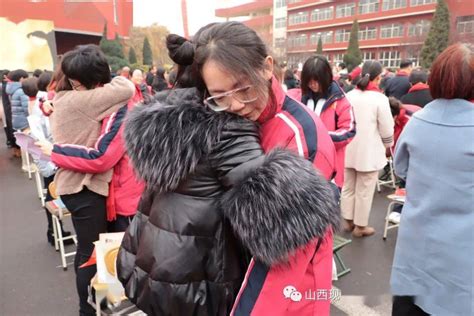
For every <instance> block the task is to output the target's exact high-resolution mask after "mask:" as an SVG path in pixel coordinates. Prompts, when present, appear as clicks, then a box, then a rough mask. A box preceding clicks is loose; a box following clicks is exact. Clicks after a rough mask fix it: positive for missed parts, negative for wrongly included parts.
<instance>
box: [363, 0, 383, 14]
mask: <svg viewBox="0 0 474 316" xmlns="http://www.w3.org/2000/svg"><path fill="white" fill-rule="evenodd" d="M378 11H379V0H360V2H359V14H366V13H374V12H378Z"/></svg>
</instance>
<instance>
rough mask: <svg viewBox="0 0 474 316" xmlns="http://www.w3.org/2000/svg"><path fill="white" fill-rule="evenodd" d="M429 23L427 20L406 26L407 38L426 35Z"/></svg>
mask: <svg viewBox="0 0 474 316" xmlns="http://www.w3.org/2000/svg"><path fill="white" fill-rule="evenodd" d="M430 26H431V22H430V21H427V20H421V21H419V22H417V23H415V24H410V25H409V26H408V36H410V37H413V36H423V35H426V34H428V32H429V30H430Z"/></svg>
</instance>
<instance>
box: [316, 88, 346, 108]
mask: <svg viewBox="0 0 474 316" xmlns="http://www.w3.org/2000/svg"><path fill="white" fill-rule="evenodd" d="M328 92H329V97H328V98H327V100H326V103H324V106H323V109H322V110H321V112H323V111H324V110H326V109H327V108H328V107H329V106H330V105H331V104H333V103H334V102H336V101H337V100H341V99H342V98H344V97H345V94H344V91H342V89H341V87H340V86H339V84H338V83H337V82H336V81H333V82H332V83H331V85H330V86H329V91H328Z"/></svg>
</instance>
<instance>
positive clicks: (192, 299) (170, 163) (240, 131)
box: [117, 89, 335, 316]
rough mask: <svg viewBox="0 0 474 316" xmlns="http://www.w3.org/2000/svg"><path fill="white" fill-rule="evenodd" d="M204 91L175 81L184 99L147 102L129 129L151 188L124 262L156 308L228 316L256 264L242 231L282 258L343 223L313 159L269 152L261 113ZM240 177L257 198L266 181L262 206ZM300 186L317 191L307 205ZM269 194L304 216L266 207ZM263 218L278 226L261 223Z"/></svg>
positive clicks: (265, 254)
mask: <svg viewBox="0 0 474 316" xmlns="http://www.w3.org/2000/svg"><path fill="white" fill-rule="evenodd" d="M195 95H196V94H195V92H194V90H193V89H183V90H172V91H171V92H170V93H169V95H168V96H167V98H166V103H167V104H179V105H174V106H168V105H161V104H152V105H149V106H142V107H138V108H137V109H136V110H134V111H133V112H132V113H131V114H130V116H129V120H128V122H127V125H126V129H125V138H126V144H127V148H128V151H129V155H130V159H131V161H132V163H133V164H134V167H135V169H136V171H137V172H138V174H139V175H140V176H141V177H142V178H143V179H144V180H145V182H146V185H147V189H146V190H145V193H144V195H143V197H142V199H141V202H140V204H139V207H138V211H137V215H136V216H135V218H134V220H133V222H132V223H131V225H130V227H129V229H128V231H127V233H126V234H125V237H124V240H123V243H122V247H121V249H120V252H119V256H118V261H117V268H118V275H119V279H120V280H121V282H122V283H123V284H124V287H125V290H126V294H127V296H128V297H129V298H130V300H131V301H132V302H134V303H135V304H136V305H137V306H138V307H139V308H140V309H142V310H143V311H144V312H146V313H147V314H149V315H205V316H209V315H227V314H228V313H229V311H230V310H231V308H232V304H233V302H234V300H235V297H236V295H237V293H238V290H239V288H240V286H241V282H242V280H243V277H244V274H245V271H246V268H247V264H248V256H246V251H244V248H243V247H242V246H241V243H240V242H239V239H238V238H236V236H235V235H234V233H233V231H238V232H242V233H243V232H245V236H242V238H241V240H242V242H243V244H244V246H245V247H246V249H249V250H250V251H251V254H252V255H253V256H254V257H255V258H256V260H261V261H262V262H265V263H268V264H272V263H274V262H275V261H284V260H285V259H286V258H287V256H288V254H289V253H290V252H291V251H293V250H295V249H296V248H297V247H299V246H301V245H304V244H306V243H307V242H309V241H310V240H311V239H313V238H314V237H321V236H323V235H324V233H325V230H326V229H327V227H329V225H331V224H335V222H334V221H332V219H331V216H330V215H328V214H332V212H333V211H334V209H335V208H334V204H333V202H332V201H330V200H331V198H330V196H331V191H330V189H329V186H328V185H327V183H326V181H325V180H324V179H323V178H322V177H320V176H319V175H318V174H317V173H316V172H315V171H314V169H313V168H312V166H311V164H310V163H309V162H307V161H305V160H303V159H301V158H298V157H296V156H294V155H293V154H290V153H287V152H283V151H277V152H274V153H271V154H270V155H268V156H264V155H263V153H262V149H261V147H260V145H259V137H258V131H257V128H256V126H255V125H254V123H253V122H250V121H247V120H245V119H243V118H239V117H237V116H234V115H231V114H228V113H215V112H212V111H210V110H208V109H206V108H205V107H204V106H202V105H201V104H199V103H198V100H197V99H196V97H195ZM296 177H298V178H299V179H296ZM296 180H299V182H298V181H296ZM287 181H290V182H294V184H288V186H289V188H288V191H287V192H291V193H285V190H284V189H282V188H281V186H282V185H283V184H284V183H285V182H287ZM247 182H248V183H247ZM297 182H298V183H297ZM296 183H297V184H296ZM237 184H239V190H238V191H239V192H245V194H246V195H245V196H247V197H248V195H247V194H249V193H250V194H252V192H253V191H255V194H259V191H258V190H259V188H261V190H262V191H261V192H260V193H261V194H260V196H259V197H258V198H257V199H256V201H255V202H256V203H257V204H256V205H259V207H258V208H257V207H253V208H252V201H248V198H245V199H244V198H243V197H242V198H241V199H240V200H239V198H240V197H239V192H236V191H235V190H230V188H232V187H235V185H237ZM297 190H299V191H304V190H306V191H307V194H308V197H307V198H308V199H307V201H306V200H305V202H304V203H303V205H305V206H306V203H307V204H308V207H307V208H306V207H305V211H304V212H297V211H294V210H293V209H294V206H295V205H298V206H299V205H301V203H300V204H296V203H297V202H296V201H295V199H301V196H300V195H298V194H294V193H295V191H297ZM226 192H227V193H226ZM226 194H227V196H226ZM229 195H230V196H229ZM290 195H291V196H290ZM312 195H314V197H312ZM224 198H225V201H226V203H227V205H228V206H229V207H228V208H227V211H229V210H232V212H239V207H232V205H230V204H228V203H231V204H233V205H239V204H240V203H242V210H245V214H239V215H238V216H237V218H238V219H236V217H235V215H236V214H227V213H226V212H225V211H226V210H222V209H221V206H220V205H221V201H222V200H223V199H224ZM262 200H265V201H267V200H268V203H269V205H273V207H275V205H276V204H278V203H280V204H281V205H280V207H278V209H279V210H280V211H282V212H285V213H286V214H287V216H288V217H294V218H295V220H288V221H285V220H282V219H281V218H280V219H273V217H274V213H273V214H272V213H271V212H270V211H267V212H265V210H261V206H262V204H261V203H262ZM243 204H245V205H243ZM249 209H250V210H253V211H250V212H249V211H248V210H249ZM268 209H269V210H270V209H272V210H274V208H270V207H269V208H268ZM242 213H243V211H242ZM292 213H295V214H292ZM229 218H233V220H234V223H231V222H230V221H229ZM321 218H322V219H321ZM334 218H335V217H334ZM259 222H263V223H268V225H260V227H257V226H254V223H255V224H257V223H259ZM271 222H273V223H271ZM306 223H307V224H308V225H306ZM265 226H268V227H265ZM303 226H304V227H303ZM306 226H308V227H306ZM278 230H281V233H280V234H278V233H277V232H278ZM249 234H250V235H249ZM249 236H250V237H251V238H249ZM274 236H279V237H282V240H274V238H275V237H274ZM286 240H288V242H285V241H286Z"/></svg>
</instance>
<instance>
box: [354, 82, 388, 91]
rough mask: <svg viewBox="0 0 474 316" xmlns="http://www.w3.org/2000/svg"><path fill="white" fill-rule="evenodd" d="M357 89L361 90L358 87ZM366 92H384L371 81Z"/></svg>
mask: <svg viewBox="0 0 474 316" xmlns="http://www.w3.org/2000/svg"><path fill="white" fill-rule="evenodd" d="M356 89H359V88H357V87H356ZM359 90H360V89H359ZM364 91H377V92H382V90H380V88H379V86H378V85H376V84H375V83H374V82H373V81H369V84H368V85H367V88H366V89H365V90H364Z"/></svg>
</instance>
